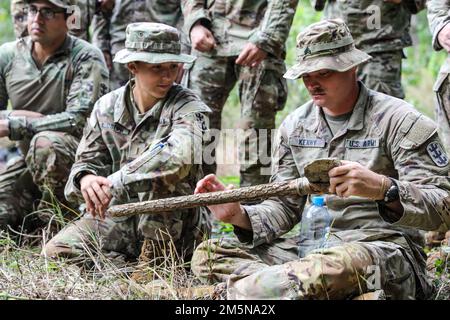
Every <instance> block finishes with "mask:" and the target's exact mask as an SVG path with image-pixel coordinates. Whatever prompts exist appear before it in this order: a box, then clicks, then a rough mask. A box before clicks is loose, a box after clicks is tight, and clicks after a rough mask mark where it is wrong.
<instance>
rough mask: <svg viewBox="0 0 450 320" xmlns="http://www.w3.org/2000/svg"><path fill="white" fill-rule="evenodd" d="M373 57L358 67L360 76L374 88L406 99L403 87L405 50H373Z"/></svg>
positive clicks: (368, 85)
mask: <svg viewBox="0 0 450 320" xmlns="http://www.w3.org/2000/svg"><path fill="white" fill-rule="evenodd" d="M370 55H371V56H372V59H370V60H369V61H368V62H366V63H363V64H361V65H360V66H359V67H358V77H359V79H360V80H361V81H362V82H364V84H365V85H366V86H367V87H368V88H369V89H372V90H375V91H378V92H382V93H385V94H388V95H390V96H393V97H396V98H400V99H404V98H405V92H404V91H403V87H402V59H403V58H404V57H405V56H404V54H403V50H398V51H387V52H371V53H370Z"/></svg>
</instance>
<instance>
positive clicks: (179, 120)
mask: <svg viewBox="0 0 450 320" xmlns="http://www.w3.org/2000/svg"><path fill="white" fill-rule="evenodd" d="M186 107H189V106H186ZM207 119H208V118H207V117H206V115H205V114H204V113H201V112H189V113H184V112H179V113H177V115H176V118H175V119H173V125H172V129H171V132H170V134H169V135H168V136H166V137H164V138H162V139H161V140H159V141H158V142H156V143H153V144H152V145H150V146H149V147H148V149H147V150H146V151H145V152H143V153H142V155H141V156H140V157H138V158H136V159H135V160H134V161H132V162H130V163H128V164H127V165H125V166H124V167H122V168H121V169H120V170H119V171H117V172H115V173H113V174H112V175H110V176H109V177H108V179H109V180H110V181H111V182H112V185H113V187H112V190H111V192H112V194H113V196H114V197H115V198H116V199H117V200H118V201H125V200H127V199H130V198H132V197H133V196H135V195H136V194H137V193H139V192H146V191H154V192H160V191H162V190H172V191H173V189H174V186H175V185H176V184H177V183H178V182H179V181H180V180H182V179H184V178H185V177H186V176H188V175H189V173H190V170H191V167H192V166H193V164H195V163H198V164H199V163H201V157H199V156H200V155H201V152H202V150H203V148H202V147H203V133H204V132H205V131H206V130H207V129H208V120H207ZM199 153H200V154H199Z"/></svg>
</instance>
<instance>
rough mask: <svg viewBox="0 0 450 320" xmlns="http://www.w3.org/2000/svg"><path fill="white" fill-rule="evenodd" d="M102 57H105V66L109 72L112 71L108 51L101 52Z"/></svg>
mask: <svg viewBox="0 0 450 320" xmlns="http://www.w3.org/2000/svg"><path fill="white" fill-rule="evenodd" d="M103 57H105V62H106V66H107V67H108V69H109V70H112V68H113V61H112V57H111V52H109V51H103Z"/></svg>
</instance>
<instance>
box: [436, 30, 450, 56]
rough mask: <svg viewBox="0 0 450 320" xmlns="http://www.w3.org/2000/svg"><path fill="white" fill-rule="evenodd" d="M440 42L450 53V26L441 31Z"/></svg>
mask: <svg viewBox="0 0 450 320" xmlns="http://www.w3.org/2000/svg"><path fill="white" fill-rule="evenodd" d="M438 41H439V44H440V45H441V46H442V48H444V49H445V50H446V51H447V52H448V53H450V24H447V25H446V26H445V27H444V28H442V30H441V31H439V34H438Z"/></svg>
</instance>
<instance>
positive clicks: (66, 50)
mask: <svg viewBox="0 0 450 320" xmlns="http://www.w3.org/2000/svg"><path fill="white" fill-rule="evenodd" d="M24 42H25V45H26V47H27V50H28V51H29V52H30V54H31V55H32V54H33V44H34V42H33V40H32V39H31V36H27V37H26V38H24ZM72 43H73V39H72V37H71V36H70V35H66V38H65V39H64V42H63V44H62V45H61V46H60V47H59V48H58V49H57V50H56V51H55V52H54V53H53V54H52V55H51V57H50V58H49V59H51V58H52V57H56V56H58V55H69V54H70V52H71V50H72Z"/></svg>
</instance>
